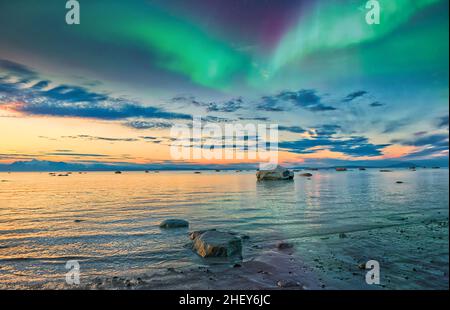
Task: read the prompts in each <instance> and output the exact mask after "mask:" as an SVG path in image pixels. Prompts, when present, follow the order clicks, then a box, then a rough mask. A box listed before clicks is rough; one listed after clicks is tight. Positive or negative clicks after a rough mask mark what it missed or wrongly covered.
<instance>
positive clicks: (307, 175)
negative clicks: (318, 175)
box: [300, 172, 313, 178]
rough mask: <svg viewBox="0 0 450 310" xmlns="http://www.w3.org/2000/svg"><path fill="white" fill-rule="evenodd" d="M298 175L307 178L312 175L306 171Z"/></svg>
mask: <svg viewBox="0 0 450 310" xmlns="http://www.w3.org/2000/svg"><path fill="white" fill-rule="evenodd" d="M300 176H301V177H308V178H310V177H312V176H313V175H312V173H309V172H307V173H302V174H300Z"/></svg>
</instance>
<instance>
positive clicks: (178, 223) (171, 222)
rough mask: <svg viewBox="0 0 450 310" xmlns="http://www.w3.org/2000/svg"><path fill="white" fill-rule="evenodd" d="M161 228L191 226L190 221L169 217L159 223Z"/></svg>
mask: <svg viewBox="0 0 450 310" xmlns="http://www.w3.org/2000/svg"><path fill="white" fill-rule="evenodd" d="M159 227H160V228H181V227H189V222H188V221H185V220H181V219H168V220H164V221H162V222H161V224H159Z"/></svg>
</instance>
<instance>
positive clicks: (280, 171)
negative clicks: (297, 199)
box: [256, 166, 294, 181]
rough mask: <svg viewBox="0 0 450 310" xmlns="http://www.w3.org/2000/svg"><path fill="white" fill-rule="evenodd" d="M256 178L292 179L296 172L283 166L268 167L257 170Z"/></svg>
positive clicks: (259, 179)
mask: <svg viewBox="0 0 450 310" xmlns="http://www.w3.org/2000/svg"><path fill="white" fill-rule="evenodd" d="M256 178H257V179H258V181H261V180H292V179H293V178H294V172H292V171H291V170H289V169H286V168H284V167H281V166H276V167H267V168H265V169H261V170H259V171H258V172H256Z"/></svg>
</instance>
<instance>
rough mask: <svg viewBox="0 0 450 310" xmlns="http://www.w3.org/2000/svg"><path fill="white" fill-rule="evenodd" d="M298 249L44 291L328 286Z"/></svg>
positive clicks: (273, 248)
mask: <svg viewBox="0 0 450 310" xmlns="http://www.w3.org/2000/svg"><path fill="white" fill-rule="evenodd" d="M294 252H295V249H292V248H291V249H281V250H280V249H277V247H276V245H275V244H270V245H268V246H267V248H264V249H262V251H261V254H260V255H259V256H257V257H255V258H253V259H250V260H244V261H241V262H234V263H232V262H228V263H222V264H218V263H214V264H211V265H209V266H208V267H206V266H199V267H191V268H182V269H173V268H167V269H166V270H164V271H158V272H154V273H150V274H144V275H140V276H134V277H110V278H96V279H94V280H93V281H91V283H89V284H87V285H82V284H81V285H79V286H77V285H67V284H56V285H55V284H51V283H48V284H46V285H44V286H43V287H38V289H39V288H42V289H94V290H116V289H120V290H122V289H131V290H209V289H212V290H223V289H231V288H232V289H236V290H260V289H266V290H272V289H275V290H276V289H289V290H308V289H322V288H324V287H325V286H324V285H323V283H321V282H320V281H319V280H318V279H317V277H316V276H315V275H314V273H313V272H312V270H311V269H310V268H308V267H307V266H306V265H304V264H303V263H302V262H301V260H300V259H299V258H297V257H295V256H294Z"/></svg>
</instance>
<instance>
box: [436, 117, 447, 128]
mask: <svg viewBox="0 0 450 310" xmlns="http://www.w3.org/2000/svg"><path fill="white" fill-rule="evenodd" d="M437 127H438V128H445V127H448V115H446V116H442V117H440V118H439V121H438V124H437Z"/></svg>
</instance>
